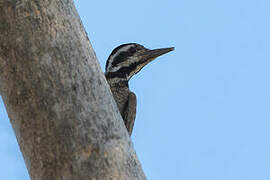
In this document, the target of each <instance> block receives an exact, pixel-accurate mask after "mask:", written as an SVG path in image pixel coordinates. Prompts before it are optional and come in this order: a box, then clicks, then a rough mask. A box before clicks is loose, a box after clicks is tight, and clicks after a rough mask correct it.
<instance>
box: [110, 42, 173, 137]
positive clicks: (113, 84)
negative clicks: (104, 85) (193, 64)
mask: <svg viewBox="0 0 270 180" xmlns="http://www.w3.org/2000/svg"><path fill="white" fill-rule="evenodd" d="M173 50H174V47H169V48H160V49H153V50H151V49H147V48H145V47H144V46H142V45H140V44H137V43H127V44H122V45H120V46H118V47H116V48H115V49H113V51H112V52H111V54H110V55H109V57H108V59H107V61H106V67H105V77H106V80H107V82H108V84H109V86H110V89H111V92H112V94H113V97H114V100H115V101H116V104H117V107H118V109H119V111H120V114H121V116H122V119H123V120H124V124H125V126H126V129H127V131H128V133H129V135H130V136H131V134H132V130H133V126H134V122H135V117H136V106H137V98H136V95H135V93H133V92H132V91H131V90H130V89H129V85H128V82H129V80H130V79H131V77H132V76H134V75H135V74H137V73H138V72H139V71H140V70H141V69H142V68H143V67H145V66H146V65H147V64H149V63H150V62H151V61H153V60H154V59H156V58H157V57H158V56H161V55H163V54H166V53H168V52H170V51H173ZM161 73H163V72H161Z"/></svg>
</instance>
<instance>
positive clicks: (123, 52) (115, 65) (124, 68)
mask: <svg viewBox="0 0 270 180" xmlns="http://www.w3.org/2000/svg"><path fill="white" fill-rule="evenodd" d="M173 50H174V48H173V47H170V48H161V49H153V50H150V49H147V48H145V47H144V46H142V45H139V44H136V43H129V44H123V45H120V46H118V47H116V48H115V49H114V50H113V51H112V53H111V54H110V56H109V58H108V60H107V62H106V72H105V76H106V78H114V79H115V80H116V81H117V80H120V81H125V80H126V81H128V80H129V79H130V78H131V77H132V76H133V75H134V74H136V73H138V72H139V71H140V70H141V69H142V68H143V67H144V66H145V65H146V64H148V63H149V62H151V61H152V60H154V59H155V58H157V57H158V56H161V55H163V54H165V53H168V52H170V51H173Z"/></svg>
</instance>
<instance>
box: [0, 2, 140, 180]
mask: <svg viewBox="0 0 270 180" xmlns="http://www.w3.org/2000/svg"><path fill="white" fill-rule="evenodd" d="M89 8H90V9H91V7H89ZM0 92H1V95H2V97H3V100H4V102H5V105H6V109H7V112H8V115H9V118H10V122H11V124H12V126H13V130H14V132H15V134H16V137H17V140H18V142H19V145H20V149H21V151H22V153H23V156H24V160H25V163H26V166H27V169H28V171H29V174H30V177H31V179H32V180H73V179H74V180H86V179H87V180H89V179H96V180H98V179H101V180H103V179H117V180H118V179H124V180H126V179H145V176H144V173H143V171H142V168H141V165H140V163H139V161H138V159H137V156H136V154H135V151H134V150H133V146H132V143H131V141H130V138H129V136H128V133H127V131H126V129H125V126H124V124H123V120H122V118H121V115H120V113H119V111H118V109H117V106H116V104H115V102H114V100H113V97H112V93H111V92H110V90H109V86H108V84H107V83H106V80H105V77H104V75H103V72H102V71H101V69H100V66H99V64H98V62H97V59H96V56H95V53H94V51H93V49H92V47H91V45H90V43H89V40H88V38H87V35H86V33H85V31H84V28H83V26H82V24H81V22H80V19H79V17H78V14H77V12H76V10H75V7H74V4H73V1H72V0H20V1H19V0H0Z"/></svg>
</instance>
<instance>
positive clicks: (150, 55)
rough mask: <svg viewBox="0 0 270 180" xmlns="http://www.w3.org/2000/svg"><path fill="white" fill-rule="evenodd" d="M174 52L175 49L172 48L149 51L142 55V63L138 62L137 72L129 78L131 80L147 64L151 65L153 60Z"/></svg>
mask: <svg viewBox="0 0 270 180" xmlns="http://www.w3.org/2000/svg"><path fill="white" fill-rule="evenodd" d="M173 50H174V47H170V48H161V49H153V50H147V51H145V52H143V53H142V54H140V61H139V62H138V65H137V66H136V69H135V71H133V72H132V73H131V74H130V76H129V78H131V77H132V76H133V75H134V74H136V73H138V72H139V71H140V70H141V69H142V68H143V67H144V66H145V65H146V64H148V63H150V62H151V61H152V60H154V59H156V58H157V57H158V56H161V55H163V54H166V53H168V52H171V51H173Z"/></svg>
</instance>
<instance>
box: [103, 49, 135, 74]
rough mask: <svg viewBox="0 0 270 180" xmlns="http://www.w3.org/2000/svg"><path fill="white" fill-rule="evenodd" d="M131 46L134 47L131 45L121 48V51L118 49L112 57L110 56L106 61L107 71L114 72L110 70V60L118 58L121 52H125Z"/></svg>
mask: <svg viewBox="0 0 270 180" xmlns="http://www.w3.org/2000/svg"><path fill="white" fill-rule="evenodd" d="M133 46H134V45H133V44H130V45H127V46H124V47H122V48H121V49H119V50H118V51H117V52H116V53H115V54H114V55H112V56H111V57H110V59H109V60H108V67H107V69H108V71H110V72H115V71H112V70H111V68H112V60H113V59H114V58H115V57H116V56H118V55H119V54H120V53H121V52H123V51H127V50H128V49H129V48H130V47H133Z"/></svg>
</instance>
